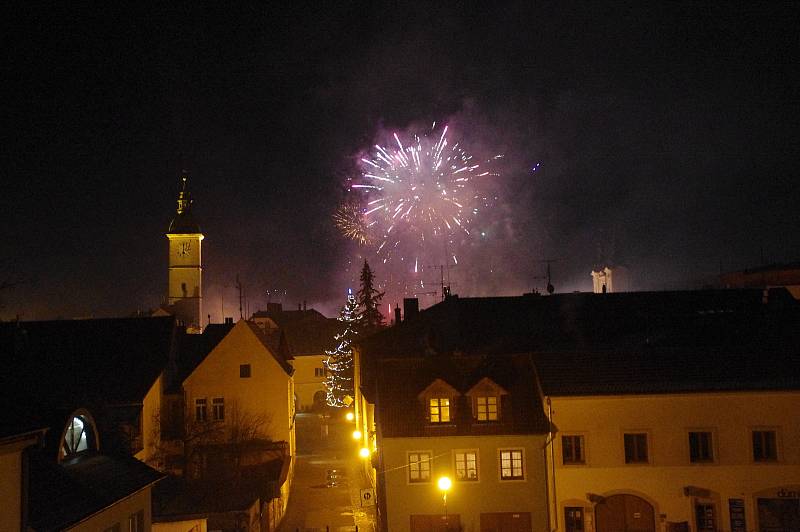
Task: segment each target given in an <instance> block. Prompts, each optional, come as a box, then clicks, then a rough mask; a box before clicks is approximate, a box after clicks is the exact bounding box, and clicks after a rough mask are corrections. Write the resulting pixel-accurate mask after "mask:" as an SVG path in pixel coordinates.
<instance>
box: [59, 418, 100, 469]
mask: <svg viewBox="0 0 800 532" xmlns="http://www.w3.org/2000/svg"><path fill="white" fill-rule="evenodd" d="M95 449H97V431H96V430H95V427H94V421H93V420H92V418H91V416H90V415H89V413H88V412H85V411H78V412H75V413H73V414H72V415H71V416H70V417H69V420H68V421H67V426H66V427H65V429H64V436H63V438H62V439H61V454H60V456H59V459H64V458H71V457H73V456H75V455H77V454H79V453H82V452H84V451H89V450H95Z"/></svg>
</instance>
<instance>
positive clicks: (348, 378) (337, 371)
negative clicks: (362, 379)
mask: <svg viewBox="0 0 800 532" xmlns="http://www.w3.org/2000/svg"><path fill="white" fill-rule="evenodd" d="M358 317H359V314H358V302H356V296H355V295H354V294H353V291H352V290H351V289H348V290H347V303H346V304H345V306H344V307H343V308H342V311H341V312H340V313H339V317H338V318H337V319H338V320H339V322H341V324H342V330H341V332H339V333H337V334H336V336H334V340H335V342H336V348H335V349H333V350H332V351H325V354H326V355H328V358H327V359H326V360H325V368H326V369H327V370H328V377H327V378H326V379H325V389H326V390H327V403H328V404H329V405H330V406H334V407H336V408H342V407H345V406H347V405H348V403H349V401H348V402H345V398H346V397H350V398H351V399H352V397H353V347H352V344H353V341H354V340H355V337H356V335H357V334H358V332H357V331H356V326H357V325H358Z"/></svg>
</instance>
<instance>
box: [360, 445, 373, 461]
mask: <svg viewBox="0 0 800 532" xmlns="http://www.w3.org/2000/svg"><path fill="white" fill-rule="evenodd" d="M371 454H372V452H371V451H370V450H369V448H368V447H362V448H361V449H360V450H359V451H358V456H360V457H361V458H369V455H371Z"/></svg>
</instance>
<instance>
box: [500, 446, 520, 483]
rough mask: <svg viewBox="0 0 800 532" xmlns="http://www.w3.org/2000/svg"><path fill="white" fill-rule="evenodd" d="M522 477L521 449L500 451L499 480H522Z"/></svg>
mask: <svg viewBox="0 0 800 532" xmlns="http://www.w3.org/2000/svg"><path fill="white" fill-rule="evenodd" d="M524 478H525V470H524V467H523V461H522V451H521V450H510V451H500V480H523V479H524Z"/></svg>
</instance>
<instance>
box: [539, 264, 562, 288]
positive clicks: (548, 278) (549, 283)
mask: <svg viewBox="0 0 800 532" xmlns="http://www.w3.org/2000/svg"><path fill="white" fill-rule="evenodd" d="M560 260H561V259H542V260H537V261H534V262H544V263H545V264H547V293H548V294H553V292H555V291H556V287H555V286H553V282H552V276H551V275H550V264H552V263H554V262H558V261H560Z"/></svg>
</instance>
